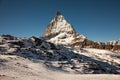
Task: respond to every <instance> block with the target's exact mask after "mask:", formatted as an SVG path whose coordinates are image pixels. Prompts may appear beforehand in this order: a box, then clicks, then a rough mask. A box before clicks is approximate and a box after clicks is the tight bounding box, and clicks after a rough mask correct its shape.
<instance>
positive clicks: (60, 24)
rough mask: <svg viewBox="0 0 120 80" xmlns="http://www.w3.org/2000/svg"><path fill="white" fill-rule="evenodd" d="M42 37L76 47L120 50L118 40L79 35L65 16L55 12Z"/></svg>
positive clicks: (59, 43) (55, 42)
mask: <svg viewBox="0 0 120 80" xmlns="http://www.w3.org/2000/svg"><path fill="white" fill-rule="evenodd" d="M43 36H44V38H46V39H47V41H49V42H51V43H54V44H56V45H64V46H65V45H66V46H70V47H73V48H75V47H78V48H97V49H106V50H111V51H116V52H120V40H118V41H109V42H106V43H105V42H104V43H103V42H94V41H92V40H89V39H87V37H86V36H84V35H82V34H81V35H79V34H78V33H77V32H76V31H75V29H74V28H73V26H72V25H71V24H70V23H68V21H67V20H66V19H65V17H64V16H63V15H62V14H61V13H60V12H57V13H56V15H55V17H54V18H53V19H52V20H51V22H50V23H49V25H48V26H47V28H46V30H45V33H44V35H43Z"/></svg>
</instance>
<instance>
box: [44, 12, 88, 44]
mask: <svg viewBox="0 0 120 80" xmlns="http://www.w3.org/2000/svg"><path fill="white" fill-rule="evenodd" d="M44 36H45V37H47V38H48V39H49V41H50V42H53V43H56V44H63V45H71V44H72V43H73V41H74V40H75V39H76V38H77V39H78V38H79V37H80V38H82V39H83V40H84V39H85V38H86V37H85V36H83V35H81V36H79V34H78V33H77V32H76V31H75V29H74V28H73V26H72V25H71V24H70V23H69V22H68V21H67V20H66V19H65V17H64V16H63V15H62V14H61V13H60V12H57V13H56V15H55V17H54V18H53V19H52V21H51V22H50V23H49V25H48V26H47V28H46V31H45V33H44ZM80 38H79V39H80Z"/></svg>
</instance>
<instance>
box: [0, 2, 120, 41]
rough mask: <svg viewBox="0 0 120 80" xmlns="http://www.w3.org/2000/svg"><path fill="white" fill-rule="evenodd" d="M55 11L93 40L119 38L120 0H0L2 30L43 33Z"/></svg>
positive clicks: (30, 33)
mask: <svg viewBox="0 0 120 80" xmlns="http://www.w3.org/2000/svg"><path fill="white" fill-rule="evenodd" d="M56 11H60V12H61V13H62V14H63V15H64V16H65V18H66V19H67V20H68V22H70V23H71V24H72V25H73V26H74V28H75V29H76V31H77V32H78V33H79V34H84V35H85V36H87V37H88V38H89V39H91V40H94V41H110V40H118V39H120V0H0V34H11V35H14V36H17V37H31V36H40V35H42V34H43V33H44V31H45V28H46V27H47V25H48V24H49V22H50V21H51V19H52V18H53V17H54V16H55V14H56Z"/></svg>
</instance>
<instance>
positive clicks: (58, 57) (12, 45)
mask: <svg viewBox="0 0 120 80" xmlns="http://www.w3.org/2000/svg"><path fill="white" fill-rule="evenodd" d="M119 74H120V53H115V52H111V51H107V50H100V49H93V48H81V49H80V48H71V47H68V46H60V45H59V46H57V45H55V44H52V43H50V42H46V41H45V40H43V39H42V38H36V37H32V38H14V37H12V36H2V37H0V80H73V79H74V80H95V79H97V80H106V79H109V80H119V77H120V75H119Z"/></svg>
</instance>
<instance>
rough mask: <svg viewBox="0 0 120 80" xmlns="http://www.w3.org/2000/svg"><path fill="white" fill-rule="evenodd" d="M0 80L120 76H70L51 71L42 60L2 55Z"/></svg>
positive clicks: (118, 78)
mask: <svg viewBox="0 0 120 80" xmlns="http://www.w3.org/2000/svg"><path fill="white" fill-rule="evenodd" d="M0 80H120V75H114V74H73V73H71V74H70V73H64V72H61V71H58V70H50V69H49V68H47V67H46V66H45V65H44V62H43V61H40V60H29V59H27V58H23V57H20V56H16V55H0Z"/></svg>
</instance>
